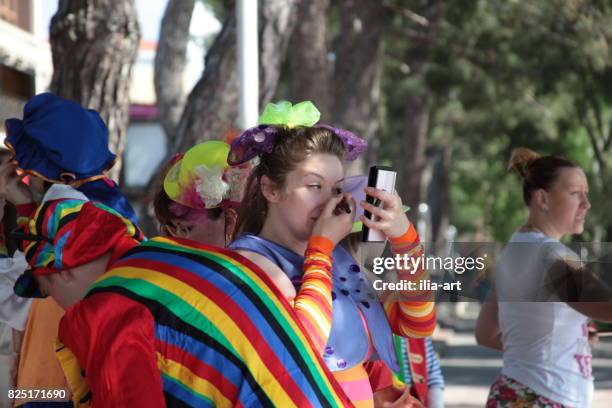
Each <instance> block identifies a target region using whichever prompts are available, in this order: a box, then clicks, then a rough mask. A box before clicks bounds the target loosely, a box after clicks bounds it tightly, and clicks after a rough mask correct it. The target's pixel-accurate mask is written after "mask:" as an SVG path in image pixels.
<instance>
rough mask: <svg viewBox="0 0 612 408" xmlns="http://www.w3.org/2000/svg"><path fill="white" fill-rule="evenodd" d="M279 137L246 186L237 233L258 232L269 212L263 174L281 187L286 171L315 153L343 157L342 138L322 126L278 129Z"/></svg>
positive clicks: (262, 155)
mask: <svg viewBox="0 0 612 408" xmlns="http://www.w3.org/2000/svg"><path fill="white" fill-rule="evenodd" d="M278 132H279V133H278V136H277V139H276V143H275V145H274V150H272V152H271V153H263V154H261V155H260V157H259V159H260V161H259V164H258V165H257V166H256V167H255V168H254V169H253V171H252V173H251V175H250V176H249V179H248V181H247V185H246V188H245V194H244V198H243V200H242V204H241V206H240V211H239V212H238V221H237V222H236V229H235V231H234V236H237V235H238V234H240V233H242V232H251V233H254V234H258V233H259V232H260V231H261V229H262V227H263V223H264V221H265V219H266V214H267V213H268V202H267V200H266V198H265V197H264V196H263V193H262V192H261V177H263V176H267V177H268V178H269V179H270V180H271V181H272V182H273V183H274V184H275V185H276V187H278V188H283V187H284V186H285V182H286V181H287V174H289V172H291V171H292V170H294V169H295V167H296V165H297V164H298V163H300V162H302V161H304V160H305V159H306V158H308V157H309V156H311V155H313V154H317V153H323V154H333V155H335V156H337V157H338V158H339V159H340V160H342V159H343V157H344V153H345V148H344V142H342V139H340V137H338V136H337V135H335V134H334V133H332V131H331V130H329V129H326V128H319V127H297V128H293V129H288V128H284V127H279V128H278Z"/></svg>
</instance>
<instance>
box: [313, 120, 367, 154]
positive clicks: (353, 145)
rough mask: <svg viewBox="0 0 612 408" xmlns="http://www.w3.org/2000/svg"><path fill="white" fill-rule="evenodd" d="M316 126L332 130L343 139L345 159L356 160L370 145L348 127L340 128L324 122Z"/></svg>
mask: <svg viewBox="0 0 612 408" xmlns="http://www.w3.org/2000/svg"><path fill="white" fill-rule="evenodd" d="M315 127H320V128H325V129H328V130H331V131H332V132H333V133H334V134H335V135H336V136H338V137H339V138H340V139H342V141H343V142H344V148H345V150H346V153H345V154H344V160H347V161H353V160H355V159H356V158H357V157H359V155H360V154H361V153H363V152H364V151H365V149H367V147H368V142H366V141H365V140H364V139H362V138H360V137H359V136H357V135H356V134H354V133H353V132H350V131H348V130H346V129H339V128H335V127H333V126H330V125H324V124H322V123H321V124H317V125H315Z"/></svg>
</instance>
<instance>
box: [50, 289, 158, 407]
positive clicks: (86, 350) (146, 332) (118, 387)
mask: <svg viewBox="0 0 612 408" xmlns="http://www.w3.org/2000/svg"><path fill="white" fill-rule="evenodd" d="M59 337H60V340H61V342H62V343H63V344H64V345H65V346H66V347H68V348H69V349H70V350H71V351H72V353H73V354H74V355H75V356H76V358H77V360H78V362H79V364H80V366H81V368H82V369H83V370H84V377H85V380H86V381H87V385H88V386H89V389H90V391H91V398H92V403H93V406H94V407H96V408H102V407H104V408H106V407H108V408H111V407H113V408H114V407H120V406H121V407H147V408H151V407H153V408H154V407H165V399H164V395H163V389H162V381H161V376H160V371H159V369H158V367H157V358H156V355H155V331H154V322H153V318H152V316H151V314H150V313H149V310H148V309H146V307H144V306H143V305H142V304H140V303H138V302H135V301H133V300H131V299H128V298H126V297H123V296H121V295H118V294H114V293H100V294H95V295H93V296H91V297H89V298H87V299H85V300H84V301H82V302H80V303H78V304H76V305H75V306H73V307H72V308H70V309H68V311H67V312H66V315H65V316H64V317H63V318H62V321H61V322H60V328H59ZM68 380H69V382H70V379H68Z"/></svg>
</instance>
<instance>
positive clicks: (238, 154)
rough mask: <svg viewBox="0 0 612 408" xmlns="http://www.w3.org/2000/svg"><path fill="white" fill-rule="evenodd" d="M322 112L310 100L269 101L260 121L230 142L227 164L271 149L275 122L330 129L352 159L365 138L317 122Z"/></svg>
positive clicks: (235, 163) (270, 151) (364, 147)
mask: <svg viewBox="0 0 612 408" xmlns="http://www.w3.org/2000/svg"><path fill="white" fill-rule="evenodd" d="M320 116H321V114H320V113H319V111H318V110H317V108H316V107H315V106H314V105H313V103H312V102H310V101H304V102H300V103H298V104H296V105H292V104H291V102H287V101H282V102H279V103H269V104H268V105H266V108H265V109H264V112H263V113H262V114H261V116H260V117H259V123H260V125H258V126H255V127H252V128H249V129H247V130H245V131H244V132H242V134H241V135H240V136H238V137H237V138H236V139H235V140H234V141H233V142H232V146H231V149H230V153H229V156H228V158H227V162H228V164H230V165H231V166H235V165H237V164H240V163H244V162H246V161H249V160H251V159H252V158H253V157H255V156H258V155H260V154H262V153H272V150H273V149H274V144H275V142H276V137H277V136H278V126H286V127H288V128H290V129H291V128H293V127H296V126H315V127H322V128H325V129H329V130H331V131H332V132H333V133H334V134H335V135H337V136H338V137H340V138H341V139H342V141H343V142H344V146H345V148H346V155H345V157H344V158H345V160H348V161H352V160H355V159H356V158H357V156H359V155H360V154H361V153H363V151H364V150H365V149H366V147H367V143H366V141H365V140H363V139H361V138H360V137H358V136H357V135H355V134H354V133H352V132H349V131H348V130H344V129H338V128H335V127H333V126H329V125H323V124H321V125H317V124H316V123H317V122H318V121H319V117H320Z"/></svg>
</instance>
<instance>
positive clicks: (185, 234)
mask: <svg viewBox="0 0 612 408" xmlns="http://www.w3.org/2000/svg"><path fill="white" fill-rule="evenodd" d="M228 152H229V145H228V144H227V143H225V142H221V141H208V142H204V143H200V144H198V145H196V146H194V147H192V148H191V149H189V150H188V151H187V152H186V153H185V154H183V155H178V156H176V157H175V158H174V159H173V160H171V162H170V164H169V165H168V168H167V170H166V172H165V174H164V180H163V185H162V186H161V187H160V189H159V190H158V191H157V193H156V194H155V198H154V210H155V215H156V217H157V220H158V221H159V223H160V225H161V230H162V233H164V234H167V235H170V236H173V237H178V238H187V239H191V240H194V241H198V242H200V243H204V244H209V245H216V246H221V247H222V246H225V245H226V244H227V243H229V242H230V241H231V233H232V231H233V230H234V226H235V224H236V210H235V208H237V207H238V205H239V203H240V200H241V199H242V191H243V188H244V184H245V182H246V177H248V173H249V171H250V169H251V166H250V165H249V164H244V165H242V166H238V167H229V166H228V164H227V155H228Z"/></svg>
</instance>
